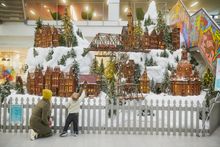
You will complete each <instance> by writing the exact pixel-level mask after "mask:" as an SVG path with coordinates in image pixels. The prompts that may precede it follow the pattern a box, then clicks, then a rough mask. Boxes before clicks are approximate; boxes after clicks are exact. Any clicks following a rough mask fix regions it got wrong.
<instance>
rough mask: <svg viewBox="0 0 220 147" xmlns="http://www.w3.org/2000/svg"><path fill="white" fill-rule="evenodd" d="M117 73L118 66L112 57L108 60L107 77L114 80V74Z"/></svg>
mask: <svg viewBox="0 0 220 147" xmlns="http://www.w3.org/2000/svg"><path fill="white" fill-rule="evenodd" d="M115 73H116V68H115V60H113V59H112V58H111V59H110V61H109V62H108V64H107V66H106V68H105V74H104V75H105V77H106V78H107V80H108V81H111V80H114V75H115Z"/></svg>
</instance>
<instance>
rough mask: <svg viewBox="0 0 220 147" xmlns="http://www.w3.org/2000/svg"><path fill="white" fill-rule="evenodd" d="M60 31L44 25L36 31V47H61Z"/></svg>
mask: <svg viewBox="0 0 220 147" xmlns="http://www.w3.org/2000/svg"><path fill="white" fill-rule="evenodd" d="M59 38H60V30H59V29H57V28H55V27H50V26H49V25H43V26H42V27H40V28H38V29H36V31H35V40H34V46H35V47H43V48H46V47H57V46H59Z"/></svg>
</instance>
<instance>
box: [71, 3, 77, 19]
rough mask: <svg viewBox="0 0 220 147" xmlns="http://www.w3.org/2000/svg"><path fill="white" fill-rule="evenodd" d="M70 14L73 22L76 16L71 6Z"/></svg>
mask: <svg viewBox="0 0 220 147" xmlns="http://www.w3.org/2000/svg"><path fill="white" fill-rule="evenodd" d="M70 14H71V17H72V19H73V20H75V21H77V20H78V19H77V15H76V11H75V9H74V7H73V5H71V6H70Z"/></svg>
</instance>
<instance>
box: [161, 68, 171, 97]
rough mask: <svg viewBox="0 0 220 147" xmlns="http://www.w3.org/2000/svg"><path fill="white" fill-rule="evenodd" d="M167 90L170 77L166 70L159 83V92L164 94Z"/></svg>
mask: <svg viewBox="0 0 220 147" xmlns="http://www.w3.org/2000/svg"><path fill="white" fill-rule="evenodd" d="M169 88H170V76H169V72H168V69H166V71H165V73H164V78H163V81H162V83H161V91H162V92H164V93H168V92H169Z"/></svg>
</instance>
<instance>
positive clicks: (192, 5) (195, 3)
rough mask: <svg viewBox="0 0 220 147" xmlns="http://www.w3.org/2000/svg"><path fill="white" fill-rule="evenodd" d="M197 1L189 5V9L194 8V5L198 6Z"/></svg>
mask: <svg viewBox="0 0 220 147" xmlns="http://www.w3.org/2000/svg"><path fill="white" fill-rule="evenodd" d="M198 3H199V2H198V1H197V2H194V3H192V4H191V5H190V7H194V6H196V5H198Z"/></svg>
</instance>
